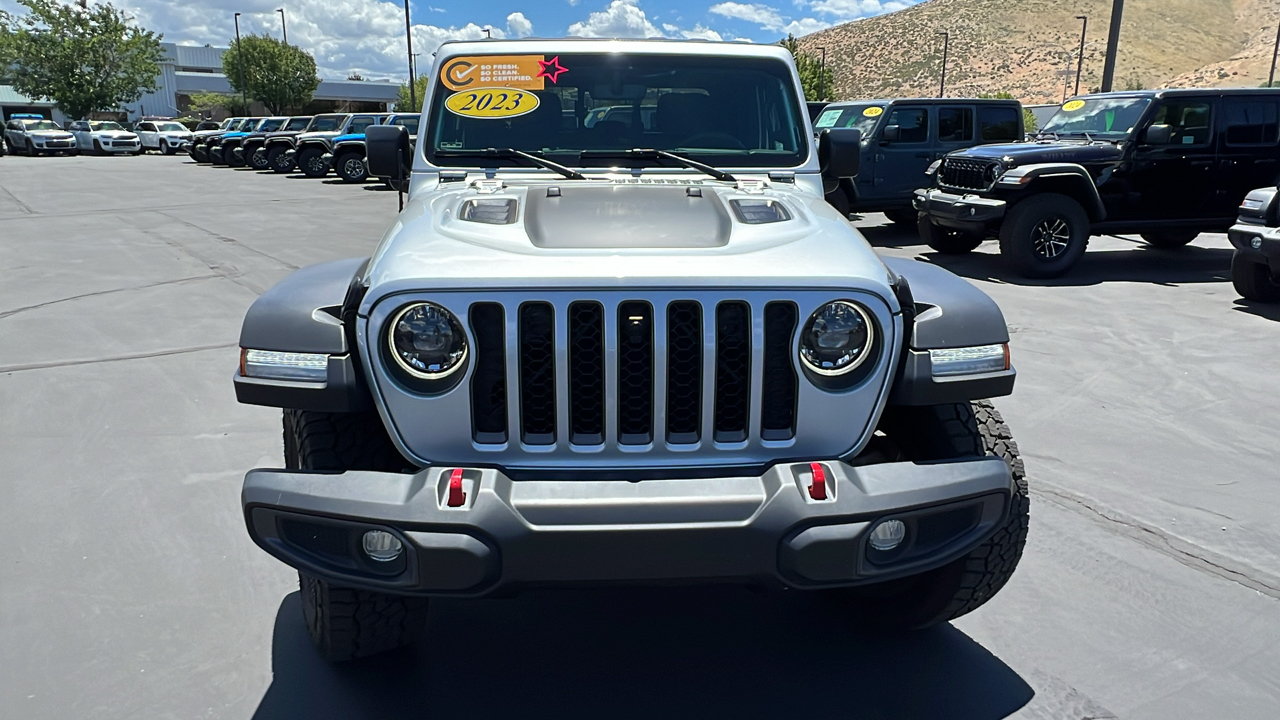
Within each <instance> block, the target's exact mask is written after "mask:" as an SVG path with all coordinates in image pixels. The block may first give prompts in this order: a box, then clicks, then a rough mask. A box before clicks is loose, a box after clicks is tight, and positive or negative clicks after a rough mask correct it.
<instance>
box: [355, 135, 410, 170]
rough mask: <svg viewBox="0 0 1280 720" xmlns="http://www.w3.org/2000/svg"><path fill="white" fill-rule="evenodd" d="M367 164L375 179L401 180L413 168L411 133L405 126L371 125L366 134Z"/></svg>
mask: <svg viewBox="0 0 1280 720" xmlns="http://www.w3.org/2000/svg"><path fill="white" fill-rule="evenodd" d="M364 145H365V162H366V163H367V164H368V166H369V174H370V175H373V176H375V177H386V178H392V179H395V178H399V177H400V176H401V174H402V173H403V174H406V175H407V174H408V170H409V168H410V167H412V166H413V152H412V149H411V148H410V146H409V133H408V132H406V128H405V127H404V126H403V125H370V126H369V127H368V128H366V129H365V133H364Z"/></svg>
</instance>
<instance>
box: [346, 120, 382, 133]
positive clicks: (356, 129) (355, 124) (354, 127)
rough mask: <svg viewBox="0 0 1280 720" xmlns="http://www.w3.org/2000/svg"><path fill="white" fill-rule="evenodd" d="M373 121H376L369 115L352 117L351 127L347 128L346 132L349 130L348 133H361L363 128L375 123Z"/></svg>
mask: <svg viewBox="0 0 1280 720" xmlns="http://www.w3.org/2000/svg"><path fill="white" fill-rule="evenodd" d="M375 123H376V120H375V118H371V117H358V118H352V120H351V127H350V128H348V129H347V132H349V133H362V132H364V129H365V128H367V127H369V126H370V125H373V124H375Z"/></svg>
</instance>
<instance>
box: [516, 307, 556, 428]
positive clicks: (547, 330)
mask: <svg viewBox="0 0 1280 720" xmlns="http://www.w3.org/2000/svg"><path fill="white" fill-rule="evenodd" d="M519 331H520V436H521V439H522V440H523V441H524V442H525V444H527V445H554V444H555V442H556V373H555V369H556V352H555V336H554V332H555V313H554V311H553V310H552V308H551V303H546V302H529V303H524V304H523V305H521V306H520V330H519Z"/></svg>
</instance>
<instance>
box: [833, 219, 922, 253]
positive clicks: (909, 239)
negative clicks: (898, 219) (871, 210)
mask: <svg viewBox="0 0 1280 720" xmlns="http://www.w3.org/2000/svg"><path fill="white" fill-rule="evenodd" d="M863 219H864V218H862V217H860V216H858V215H851V216H850V222H858V221H860V220H863ZM857 230H858V232H860V233H862V236H863V237H865V238H866V239H867V242H869V243H871V246H872V247H892V248H900V247H910V246H912V245H921V242H920V234H919V232H917V231H916V229H915V228H914V227H912V226H910V225H903V224H901V223H894V222H886V223H885V224H883V225H859V226H858V228H857Z"/></svg>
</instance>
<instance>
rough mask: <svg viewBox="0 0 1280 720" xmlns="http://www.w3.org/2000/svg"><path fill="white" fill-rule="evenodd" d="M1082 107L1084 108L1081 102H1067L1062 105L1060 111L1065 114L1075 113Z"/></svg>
mask: <svg viewBox="0 0 1280 720" xmlns="http://www.w3.org/2000/svg"><path fill="white" fill-rule="evenodd" d="M1082 107H1084V101H1083V100H1071V101H1069V102H1066V103H1063V105H1062V109H1063V110H1065V111H1066V112H1075V111H1077V110H1079V109H1080V108H1082Z"/></svg>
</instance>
